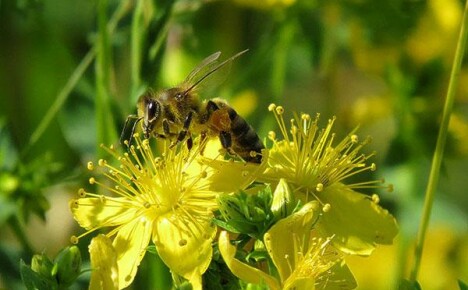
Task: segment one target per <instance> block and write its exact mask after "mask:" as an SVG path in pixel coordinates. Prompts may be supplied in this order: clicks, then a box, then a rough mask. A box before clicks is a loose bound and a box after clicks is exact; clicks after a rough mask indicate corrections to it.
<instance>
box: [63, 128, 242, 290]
mask: <svg viewBox="0 0 468 290" xmlns="http://www.w3.org/2000/svg"><path fill="white" fill-rule="evenodd" d="M134 140H135V142H136V146H133V145H132V146H130V148H129V153H124V154H123V156H119V154H118V153H117V152H116V151H115V150H114V149H113V148H112V147H111V148H106V149H107V151H108V152H109V153H110V154H111V155H113V157H114V158H115V159H117V160H118V163H119V165H117V166H114V165H111V164H110V163H109V162H107V161H106V160H103V159H101V160H99V162H98V167H100V168H102V169H103V171H104V172H103V175H104V176H105V178H106V179H107V180H105V181H99V180H97V179H96V178H94V177H92V178H90V180H89V182H90V183H91V184H97V185H98V186H99V187H101V188H103V189H105V190H106V191H107V194H106V195H103V194H96V193H91V192H87V191H85V190H84V189H80V190H79V195H80V197H79V198H77V199H74V200H72V201H71V202H70V208H71V210H72V213H73V216H74V218H75V219H76V220H77V221H78V223H79V224H80V226H82V227H83V228H85V229H87V232H86V233H84V234H83V235H81V236H84V235H87V234H89V233H91V232H94V231H96V230H100V229H104V228H106V229H107V228H109V231H108V232H107V234H106V235H107V236H108V237H112V238H113V243H112V245H113V247H114V248H115V251H116V253H117V263H118V269H119V271H118V280H119V283H118V285H119V288H124V287H126V286H128V285H129V284H130V283H131V282H132V280H133V278H134V276H135V274H136V271H137V267H138V265H139V263H140V261H141V260H142V259H143V257H144V255H145V252H146V247H147V246H148V244H149V242H150V240H152V241H153V242H154V244H155V246H156V249H157V251H158V254H159V256H160V257H161V259H162V260H163V261H164V262H165V263H166V264H167V265H168V267H169V268H170V269H171V270H172V271H173V272H174V273H176V274H178V275H180V276H182V277H184V278H186V279H188V280H189V281H191V283H192V284H193V285H194V287H197V286H198V287H200V285H201V274H203V273H204V272H205V270H206V269H207V267H208V265H209V263H210V260H211V255H212V247H211V242H212V240H213V238H214V235H215V234H216V228H215V227H214V225H213V224H212V222H211V219H212V218H213V211H214V210H216V208H217V203H216V196H217V195H218V194H219V192H218V191H214V190H213V189H212V187H213V186H212V185H213V180H216V179H217V178H219V177H217V174H220V172H219V171H217V170H214V169H211V168H209V167H207V166H206V165H201V164H200V163H198V162H197V161H196V160H195V159H196V157H197V156H198V155H199V153H200V152H199V151H200V148H201V147H200V146H195V147H194V148H192V150H190V151H189V150H188V149H187V148H186V146H178V148H175V147H174V148H171V147H170V146H168V145H165V146H163V148H164V151H163V153H162V154H161V156H155V155H154V154H153V150H152V148H151V147H150V145H149V141H148V140H141V139H140V138H139V136H136V138H134ZM104 148H105V147H104ZM88 169H90V170H94V169H95V165H94V164H92V163H89V164H88ZM246 179H248V174H246V175H243V176H241V177H239V178H235V177H234V178H231V180H232V181H233V182H232V183H228V184H227V185H226V186H227V187H226V186H225V187H224V189H225V190H229V185H233V187H232V189H231V190H232V191H237V190H239V189H241V188H240V187H237V186H238V185H240V184H243V183H245V182H241V180H246ZM215 187H216V186H215ZM81 236H80V237H81ZM80 237H72V240H73V242H77V241H78V239H79V238H80ZM182 261H183V262H182Z"/></svg>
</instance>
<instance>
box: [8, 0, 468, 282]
mask: <svg viewBox="0 0 468 290" xmlns="http://www.w3.org/2000/svg"><path fill="white" fill-rule="evenodd" d="M248 2H249V1H241V0H236V1H201V0H195V1H187V0H178V1H169V0H154V1H153V0H139V1H117V0H106V1H104V0H100V1H98V2H95V1H69V0H66V1H57V0H6V1H1V5H0V27H1V29H0V38H1V39H2V40H4V41H2V45H0V231H1V232H2V235H1V236H2V237H1V239H0V260H2V261H6V262H5V264H6V265H2V266H1V267H0V276H2V283H4V284H5V285H0V287H5V288H7V289H10V288H11V289H15V287H16V286H17V285H18V283H19V281H18V280H17V279H19V278H18V277H19V275H18V273H19V272H18V271H19V270H18V267H17V266H18V263H17V261H18V260H19V259H20V258H22V259H23V260H25V261H28V260H30V258H31V256H32V253H34V252H37V250H42V249H37V248H36V247H37V245H35V244H34V243H33V242H32V240H33V239H32V237H31V236H29V235H30V233H29V232H28V231H27V230H26V228H28V227H30V226H31V220H32V217H33V216H37V217H39V218H40V220H42V221H44V222H47V221H48V220H47V219H46V217H48V215H47V213H48V211H49V210H50V207H51V204H54V202H55V201H54V200H52V199H51V196H50V195H49V193H50V191H51V190H50V189H51V188H52V187H53V186H55V185H63V184H67V185H70V184H71V185H72V187H76V188H78V187H81V186H78V184H82V183H84V182H85V177H84V174H83V173H82V171H83V166H82V165H83V163H85V162H86V161H88V160H89V159H95V158H94V157H93V156H95V155H96V154H97V151H96V148H97V147H98V146H99V145H100V143H105V144H106V145H109V144H114V145H115V147H116V148H117V150H120V149H121V148H119V145H118V140H117V136H118V135H119V134H120V130H121V129H122V127H123V123H124V120H125V118H126V116H127V115H129V114H133V113H135V104H136V101H137V99H138V97H139V96H140V95H141V94H142V93H143V92H144V91H145V90H147V89H148V88H152V89H154V90H155V91H158V90H159V89H161V88H165V87H168V86H174V85H176V84H178V83H180V82H181V81H183V79H184V78H185V77H186V75H187V72H188V71H190V70H191V69H192V68H193V66H194V65H195V64H196V63H198V62H199V61H200V60H201V59H203V58H204V57H206V56H207V55H210V54H211V53H213V52H215V51H222V53H223V56H226V55H232V54H234V53H235V52H238V51H241V50H243V49H246V48H249V52H248V53H246V54H245V55H244V56H242V58H239V59H238V60H236V61H235V63H234V64H233V67H232V70H231V73H230V74H229V76H227V77H226V81H225V82H223V83H222V84H221V83H220V84H218V85H217V86H216V88H215V87H210V88H203V89H200V91H199V93H200V98H201V99H205V98H212V97H218V96H219V97H221V98H225V99H228V101H230V103H231V104H233V106H234V107H235V109H236V110H237V111H238V112H239V114H240V115H241V116H243V117H244V118H245V119H246V120H247V121H248V122H249V124H251V125H252V126H253V127H254V128H255V129H256V131H257V132H258V133H259V135H260V136H261V138H262V139H263V138H264V137H266V136H267V132H268V131H269V130H271V128H272V118H270V117H268V116H267V115H266V111H267V110H266V107H267V105H268V104H269V103H271V102H276V103H281V104H283V105H285V106H288V107H289V108H292V109H293V110H296V111H298V112H307V113H310V114H314V113H315V112H320V113H321V114H322V116H325V119H327V118H330V117H331V116H334V115H337V116H338V117H339V118H338V120H344V122H342V123H340V124H337V130H338V132H337V133H338V134H340V133H341V132H340V131H348V129H349V128H354V127H355V126H356V125H358V124H360V125H361V129H360V130H361V131H362V132H363V134H364V135H366V134H369V135H372V137H373V140H374V142H373V144H371V147H372V149H371V150H375V151H377V152H378V155H377V156H378V158H380V160H379V167H380V168H379V171H378V172H377V173H371V174H375V176H377V175H378V176H379V178H380V176H381V175H385V176H386V178H387V180H388V181H389V182H392V183H393V184H394V185H395V193H394V194H391V195H389V194H386V195H382V196H381V203H383V204H385V205H388V208H390V209H391V211H392V213H396V215H397V218H398V220H399V221H400V225H401V234H400V236H401V241H402V242H401V244H399V247H396V248H397V250H395V251H396V252H395V253H394V255H395V256H397V257H399V258H395V259H391V260H392V261H394V263H396V265H393V264H392V266H389V267H393V268H398V269H399V270H397V272H398V274H397V275H396V276H398V277H393V276H392V277H383V278H381V279H383V280H386V281H388V280H391V279H395V280H392V281H393V283H394V284H395V283H398V282H395V281H400V280H401V277H400V276H403V275H404V274H403V273H404V271H403V268H404V265H405V264H406V263H405V261H404V259H403V257H405V256H406V253H408V252H411V250H410V249H409V245H410V244H411V243H410V242H409V241H410V240H412V239H413V238H414V237H415V236H416V233H415V228H416V227H417V221H418V220H419V219H420V217H419V216H417V214H418V213H419V212H420V209H421V208H422V206H423V199H424V189H425V187H426V181H427V179H428V177H427V175H428V172H429V160H430V158H431V156H432V155H433V153H434V150H435V144H436V138H437V132H438V129H439V126H440V120H441V113H442V112H441V108H442V107H443V103H444V97H443V96H444V94H445V92H446V90H447V80H448V78H449V73H450V68H451V65H452V56H453V52H454V50H455V45H456V42H455V38H456V34H457V33H458V29H459V22H460V20H461V19H460V17H461V16H460V15H461V12H462V3H463V1H458V0H447V1H437V0H428V1H410V0H391V1H373V0H363V1H303V0H296V1H264V2H262V1H257V2H255V1H253V2H252V1H250V3H248ZM286 2H289V4H285V3H286ZM441 7H442V8H441ZM467 74H468V71H467V68H466V62H465V63H462V64H461V70H460V72H459V76H458V78H459V79H460V85H459V86H457V88H456V89H457V90H458V91H457V95H458V97H457V98H455V100H454V102H455V103H454V112H453V114H452V117H451V124H450V126H449V127H448V130H447V131H446V133H447V137H446V138H447V146H446V150H445V151H446V152H445V153H446V154H445V155H444V156H446V157H445V158H444V159H443V160H442V169H443V171H442V172H441V173H439V174H437V177H440V182H439V186H438V191H439V192H438V193H437V194H438V195H439V196H442V197H443V198H441V199H440V200H439V199H438V198H436V199H435V200H434V203H435V209H438V208H443V209H444V210H434V211H433V212H432V217H431V220H434V221H437V222H438V223H437V224H435V226H437V225H439V226H440V225H443V226H444V227H445V228H446V229H448V230H449V231H450V233H451V235H453V236H454V239H456V242H458V243H460V244H462V243H463V242H461V241H463V236H462V234H463V233H466V222H464V221H466V216H467V213H466V211H465V210H463V209H465V208H467V206H468V202H467V199H466V187H467V183H466V178H465V176H464V175H465V172H466V171H467V164H468V162H466V161H467V156H468V154H467V152H468V150H467V147H466V144H468V138H467V135H466V130H467V129H466V128H467V123H468V121H467V120H468V118H467V112H468V110H467V106H466V98H465V97H464V96H466V95H467V87H466V85H465V83H466V82H465V81H464V80H465V79H466V76H467ZM210 89H212V90H210ZM246 92H247V93H248V94H246ZM246 95H248V98H245V96H246ZM439 154H440V152H439ZM63 194H64V195H65V194H67V192H66V191H65V190H64V191H63ZM273 200H274V197H273V193H272V190H271V189H270V188H265V189H263V190H261V191H259V193H257V194H255V195H251V194H250V193H239V194H236V195H233V196H223V197H221V198H220V205H221V210H220V212H219V215H218V217H217V219H216V220H215V223H216V224H217V225H219V226H221V227H222V228H224V229H227V230H229V231H231V232H233V233H241V235H240V236H239V237H238V239H237V242H238V243H239V244H240V246H243V245H245V244H247V243H248V241H249V240H251V239H252V238H254V239H258V240H261V239H262V236H263V234H264V233H265V232H266V231H267V230H268V229H269V228H270V227H271V226H272V225H273V224H274V223H275V222H276V221H277V220H278V219H280V218H284V217H285V216H287V215H289V214H291V213H292V212H293V211H294V210H295V206H296V205H297V204H296V203H294V202H293V203H292V206H285V207H280V208H279V209H280V211H275V210H272V204H273V203H274V201H273ZM281 210H284V212H281ZM278 213H280V214H279V215H278ZM69 218H70V219H71V217H69ZM458 221H461V222H458ZM8 230H10V231H8ZM67 230H68V231H71V229H67ZM4 233H5V234H4ZM54 234H55V233H51V235H54ZM11 235H12V236H13V238H14V239H13V240H15V241H17V242H18V244H19V245H15V246H11V244H10V240H11ZM435 239H437V238H435ZM57 243H61V241H58V238H57ZM51 246H52V245H51ZM54 246H55V247H57V246H58V245H54ZM454 249H455V248H454ZM454 249H446V252H448V253H450V256H447V257H445V259H446V261H452V259H453V256H457V255H459V253H463V252H464V250H466V249H463V248H462V247H460V248H456V249H455V250H454ZM442 250H443V249H442ZM149 251H150V252H152V251H153V249H152V248H151V247H150V249H149ZM398 251H401V252H398ZM451 251H455V253H452V252H451ZM437 252H439V251H437ZM440 252H444V251H440ZM243 254H245V255H244V256H243V257H242V258H244V259H248V260H249V262H253V263H255V262H259V261H264V260H265V259H266V258H265V252H264V251H263V249H262V248H261V247H260V246H258V248H255V249H253V250H252V251H251V252H249V253H241V255H243ZM429 254H430V253H429ZM70 255H71V256H73V255H72V254H70ZM447 255H448V254H447ZM65 256H66V255H65ZM65 256H64V257H63V258H60V260H62V259H64V260H63V261H62V262H60V265H62V266H63V267H65V268H64V269H65V270H60V271H59V268H58V267H56V268H55V269H56V270H55V271H56V272H55V273H54V274H52V270H51V269H50V267H52V268H53V267H54V266H53V265H58V264H59V261H58V259H59V258H56V260H55V261H50V260H48V258H47V257H45V256H44V255H39V256H35V257H36V258H33V260H32V261H33V262H34V264H35V266H31V267H29V266H27V265H26V264H25V263H23V262H21V264H20V266H19V267H20V268H21V275H22V277H23V281H24V283H25V285H26V286H27V287H28V289H30V288H34V287H37V288H39V289H57V287H60V286H61V285H65V284H67V285H68V284H69V282H70V283H71V280H75V279H76V277H75V274H73V271H72V272H67V270H66V269H72V268H74V266H73V265H72V264H73V263H74V260H72V259H70V258H67V257H65ZM71 256H70V257H71ZM38 257H41V258H38ZM73 257H76V256H73ZM437 257H439V256H438V255H435V254H433V255H429V258H427V259H424V260H423V263H431V264H432V263H433V264H435V265H438V261H437V260H436V259H437ZM84 259H86V258H84ZM11 261H15V263H13V264H14V266H11V263H10V262H11ZM67 261H68V262H67ZM75 262H76V261H75ZM452 262H453V261H452ZM50 263H52V266H51V265H50ZM56 263H57V264H56ZM216 263H218V264H214V265H211V266H210V270H209V271H208V272H207V277H206V278H205V279H204V283H208V284H206V285H208V286H207V288H211V287H212V289H217V288H216V287H224V286H226V287H232V289H237V288H236V287H237V286H238V285H235V283H234V279H233V277H231V276H229V277H224V276H222V275H223V273H225V269H226V268H225V267H226V266H225V265H223V262H222V259H218V260H217V261H216ZM380 263H382V261H380ZM460 264H461V265H458V264H456V265H455V264H454V265H452V264H450V265H451V267H449V269H450V270H451V271H452V272H450V274H447V276H448V277H449V278H447V277H440V279H441V280H443V279H445V278H447V279H450V278H452V277H459V279H460V280H459V287H460V289H465V288H466V285H465V284H464V283H463V282H461V281H462V280H465V281H466V279H467V277H465V276H463V275H466V273H465V272H463V268H466V265H463V264H462V263H460ZM41 265H42V266H41ZM441 265H442V264H441ZM441 267H442V266H441ZM369 268H370V267H369ZM148 269H150V270H148V272H146V273H147V274H146V275H143V274H142V275H140V276H141V277H139V278H138V279H141V280H140V282H141V284H135V285H138V288H140V289H149V288H150V287H151V285H153V284H152V283H153V282H154V279H153V280H151V279H147V280H145V276H149V275H151V274H148V273H152V272H151V271H153V270H151V269H152V268H151V267H148ZM61 271H65V272H63V274H60V275H59V272H60V273H62V272H61ZM359 271H361V272H363V271H364V270H357V272H359ZM366 271H369V269H367V270H366ZM142 273H144V272H142ZM213 273H214V274H213ZM220 273H221V274H220ZM463 273H465V274H463ZM63 275H65V276H63ZM219 275H221V276H219ZM358 275H361V276H360V277H362V278H358V281H359V280H360V279H361V281H362V283H361V281H359V284H360V287H362V289H374V288H372V286H367V284H366V281H367V280H370V279H374V278H368V277H369V276H370V275H366V273H364V274H357V275H356V276H358ZM58 276H61V277H65V278H60V279H62V280H61V282H60V283H59V282H57V279H58V278H57V277H58ZM420 276H422V278H420V279H418V281H419V283H421V285H422V286H426V285H431V284H432V283H431V282H426V281H433V280H431V279H439V277H436V276H435V275H430V274H427V273H420ZM4 277H5V278H4ZM3 278H4V279H3ZM56 278H57V279H56ZM424 278H425V279H426V280H425V279H424ZM82 279H84V280H86V279H87V278H82ZM3 280H5V281H3ZM54 281H55V282H54ZM452 282H453V283H456V282H454V281H452ZM85 283H86V282H85ZM136 283H138V281H136ZM453 283H452V284H450V285H451V286H452V285H453ZM433 284H436V283H433ZM227 285H228V286H227ZM371 285H372V284H371ZM54 287H55V288H54ZM240 287H244V288H249V287H254V286H252V285H241V286H240ZM258 287H261V286H258ZM366 287H367V288H366ZM400 287H401V289H420V288H421V287H420V286H419V284H418V283H416V282H410V281H406V280H402V282H401V285H400ZM405 287H406V288H405ZM442 287H443V286H442ZM447 287H448V286H447ZM452 287H454V286H452ZM424 288H426V287H424ZM427 289H432V288H430V286H429V287H427Z"/></svg>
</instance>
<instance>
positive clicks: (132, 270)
mask: <svg viewBox="0 0 468 290" xmlns="http://www.w3.org/2000/svg"><path fill="white" fill-rule="evenodd" d="M151 230H152V223H151V222H150V221H149V220H147V219H146V218H145V217H144V216H143V217H140V218H135V217H134V220H133V221H132V222H129V223H127V224H125V225H124V226H122V227H121V228H120V229H119V231H118V234H117V236H116V237H115V238H114V242H113V246H114V248H115V251H116V252H117V255H118V256H117V263H118V266H119V289H122V288H125V287H127V286H128V285H130V283H132V281H133V279H134V278H135V274H136V271H137V268H138V265H140V262H141V260H142V259H143V257H144V256H145V253H146V247H147V246H148V243H149V241H150V238H151Z"/></svg>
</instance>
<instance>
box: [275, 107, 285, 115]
mask: <svg viewBox="0 0 468 290" xmlns="http://www.w3.org/2000/svg"><path fill="white" fill-rule="evenodd" d="M275 111H276V114H278V115H283V113H284V108H283V106H277V107H276V108H275Z"/></svg>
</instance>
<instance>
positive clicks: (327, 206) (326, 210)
mask: <svg viewBox="0 0 468 290" xmlns="http://www.w3.org/2000/svg"><path fill="white" fill-rule="evenodd" d="M330 209H331V204H329V203H327V204H325V205H324V206H323V207H322V211H323V212H329V211H330Z"/></svg>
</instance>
